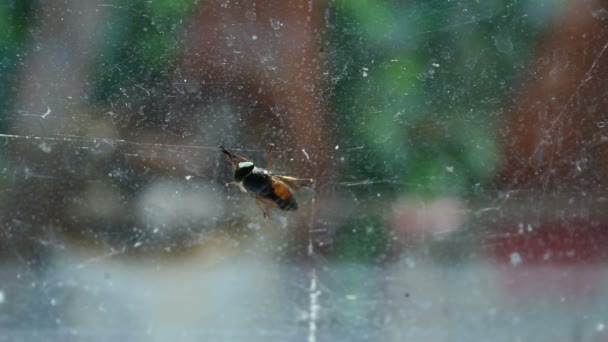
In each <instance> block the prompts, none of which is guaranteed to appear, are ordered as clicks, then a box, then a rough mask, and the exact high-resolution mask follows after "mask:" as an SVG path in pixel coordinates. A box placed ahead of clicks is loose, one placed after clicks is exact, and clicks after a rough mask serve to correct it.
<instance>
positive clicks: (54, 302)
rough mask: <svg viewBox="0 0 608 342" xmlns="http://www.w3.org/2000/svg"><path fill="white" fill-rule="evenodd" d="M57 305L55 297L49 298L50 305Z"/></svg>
mask: <svg viewBox="0 0 608 342" xmlns="http://www.w3.org/2000/svg"><path fill="white" fill-rule="evenodd" d="M55 305H57V299H55V298H51V306H55Z"/></svg>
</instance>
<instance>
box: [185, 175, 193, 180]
mask: <svg viewBox="0 0 608 342" xmlns="http://www.w3.org/2000/svg"><path fill="white" fill-rule="evenodd" d="M184 178H186V180H191V179H192V175H187V176H186V177H184Z"/></svg>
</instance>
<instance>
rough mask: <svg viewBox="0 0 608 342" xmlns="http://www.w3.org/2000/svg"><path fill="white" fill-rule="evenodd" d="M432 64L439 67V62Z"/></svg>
mask: <svg viewBox="0 0 608 342" xmlns="http://www.w3.org/2000/svg"><path fill="white" fill-rule="evenodd" d="M431 65H432V66H434V67H435V68H439V63H433V64H431Z"/></svg>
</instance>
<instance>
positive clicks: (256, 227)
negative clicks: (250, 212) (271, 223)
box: [247, 222, 262, 230]
mask: <svg viewBox="0 0 608 342" xmlns="http://www.w3.org/2000/svg"><path fill="white" fill-rule="evenodd" d="M247 228H249V229H254V230H260V229H262V226H261V225H260V224H259V223H253V222H249V223H248V224H247Z"/></svg>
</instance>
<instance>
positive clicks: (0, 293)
mask: <svg viewBox="0 0 608 342" xmlns="http://www.w3.org/2000/svg"><path fill="white" fill-rule="evenodd" d="M4 300H5V297H4V292H3V291H2V290H0V304H2V303H4Z"/></svg>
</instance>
